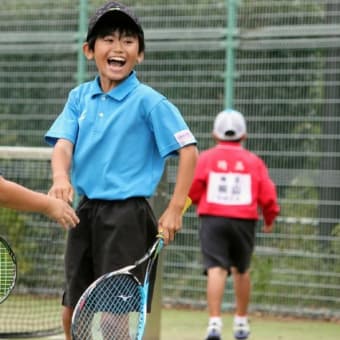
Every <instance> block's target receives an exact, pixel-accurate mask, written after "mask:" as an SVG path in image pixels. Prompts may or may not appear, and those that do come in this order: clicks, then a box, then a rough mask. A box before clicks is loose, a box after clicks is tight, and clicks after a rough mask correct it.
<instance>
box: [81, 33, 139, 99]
mask: <svg viewBox="0 0 340 340" xmlns="http://www.w3.org/2000/svg"><path fill="white" fill-rule="evenodd" d="M83 51H84V54H85V56H86V57H87V59H89V60H90V59H94V61H95V63H96V65H97V69H98V72H99V76H100V83H101V87H102V90H103V91H104V92H108V91H110V90H112V89H113V88H114V87H116V86H117V85H119V84H120V83H121V82H122V81H123V80H124V79H126V78H127V77H128V76H129V75H130V73H131V71H132V70H133V69H134V67H135V66H136V64H138V63H140V62H142V61H143V58H144V52H140V51H139V40H138V37H137V36H135V35H129V34H127V33H125V32H124V31H123V32H121V31H120V30H115V31H113V32H112V33H110V34H107V35H104V36H103V37H100V36H98V37H97V39H96V41H95V44H94V48H93V49H91V48H90V46H89V44H88V43H87V42H86V43H85V44H84V45H83Z"/></svg>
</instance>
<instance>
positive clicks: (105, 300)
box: [72, 203, 190, 340]
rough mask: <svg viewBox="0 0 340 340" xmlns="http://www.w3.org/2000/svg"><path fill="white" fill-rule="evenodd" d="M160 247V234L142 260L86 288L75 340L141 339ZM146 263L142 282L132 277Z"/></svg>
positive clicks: (76, 313) (74, 330)
mask: <svg viewBox="0 0 340 340" xmlns="http://www.w3.org/2000/svg"><path fill="white" fill-rule="evenodd" d="M189 206H190V203H188V204H187V205H186V209H187V208H188V207H189ZM186 209H185V210H186ZM185 210H183V213H184V212H185ZM162 248H163V238H162V235H161V234H159V235H158V236H157V239H156V241H155V243H154V244H153V245H152V246H151V248H150V249H149V250H148V251H147V252H146V254H145V255H144V256H143V257H142V258H141V259H139V260H138V261H136V262H135V263H134V264H133V265H130V266H127V267H124V268H122V269H119V270H116V271H114V272H111V273H108V274H105V275H103V276H101V277H100V278H98V279H97V280H96V281H94V282H93V283H92V284H91V285H90V286H89V287H88V288H87V289H86V291H85V292H84V293H83V294H82V296H81V297H80V299H79V301H78V303H77V305H76V307H75V309H74V312H73V317H72V337H73V339H74V340H99V339H101V340H102V339H104V340H141V339H142V338H143V334H144V330H145V325H146V315H147V304H148V294H149V279H150V274H151V270H152V268H153V265H154V263H155V261H156V259H157V257H158V254H159V253H160V251H161V249H162ZM145 262H147V265H146V270H145V276H144V281H143V283H141V282H140V281H139V280H138V278H137V277H136V276H135V275H134V274H133V270H134V269H136V268H137V267H139V266H141V265H145Z"/></svg>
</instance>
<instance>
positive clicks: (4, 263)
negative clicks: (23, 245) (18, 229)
mask: <svg viewBox="0 0 340 340" xmlns="http://www.w3.org/2000/svg"><path fill="white" fill-rule="evenodd" d="M16 279H17V260H16V256H15V254H14V251H13V250H12V248H11V246H10V245H9V243H8V242H7V241H6V240H5V239H4V238H3V237H1V236H0V303H2V302H4V301H5V300H6V299H7V298H8V296H9V295H10V293H11V292H12V290H13V288H14V286H15V283H16Z"/></svg>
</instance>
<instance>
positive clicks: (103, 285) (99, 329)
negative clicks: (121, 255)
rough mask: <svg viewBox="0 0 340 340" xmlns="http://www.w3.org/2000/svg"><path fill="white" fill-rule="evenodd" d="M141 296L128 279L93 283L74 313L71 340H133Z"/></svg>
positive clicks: (134, 284) (117, 277)
mask: <svg viewBox="0 0 340 340" xmlns="http://www.w3.org/2000/svg"><path fill="white" fill-rule="evenodd" d="M142 295H143V290H142V289H141V288H140V285H139V284H138V282H137V281H136V280H135V279H134V278H133V276H131V275H127V274H120V275H113V276H110V277H106V278H105V279H103V280H102V281H100V282H97V284H96V285H95V287H94V288H93V289H91V290H90V292H89V294H88V295H87V296H86V297H85V298H84V300H83V301H82V303H81V304H80V305H79V306H78V307H79V308H78V307H77V309H76V310H75V320H74V323H73V329H72V331H73V335H74V338H75V339H79V340H96V339H98V340H99V339H100V340H102V339H103V340H104V339H105V340H109V339H110V340H134V339H136V333H137V330H138V323H139V319H140V314H141V312H142V310H141V309H142V298H143V296H142Z"/></svg>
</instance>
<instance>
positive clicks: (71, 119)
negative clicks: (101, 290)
mask: <svg viewBox="0 0 340 340" xmlns="http://www.w3.org/2000/svg"><path fill="white" fill-rule="evenodd" d="M83 51H84V54H85V56H86V57H87V59H89V60H94V61H95V63H96V66H97V69H98V76H97V77H96V78H95V79H94V80H93V81H91V82H88V83H85V84H82V85H80V86H78V87H76V88H75V89H73V90H72V91H71V92H70V94H69V97H68V100H67V103H66V105H65V107H64V110H63V111H62V113H61V114H60V115H59V117H58V118H57V119H56V121H55V122H54V123H53V125H52V126H51V128H50V129H49V130H48V132H47V133H46V136H45V139H46V141H47V142H48V143H49V144H51V145H53V146H54V150H53V155H52V173H53V185H52V187H51V189H50V192H49V194H50V195H52V196H54V197H58V198H62V199H63V200H65V201H69V202H70V201H72V197H73V193H74V189H73V188H75V190H76V191H77V193H78V194H79V195H81V196H83V198H82V200H81V201H80V203H79V206H78V209H77V213H78V216H79V218H80V223H79V225H78V226H77V227H76V228H75V229H73V230H71V231H70V232H69V235H68V241H67V247H66V255H65V271H66V286H65V292H64V296H63V305H64V311H63V325H64V331H65V336H66V339H71V335H70V324H71V317H72V312H73V308H74V307H75V305H76V303H77V301H78V299H79V297H80V295H81V294H82V292H83V291H84V290H85V289H86V288H87V286H88V285H89V284H90V283H91V282H92V281H94V280H95V279H96V278H97V277H99V276H100V275H102V274H104V273H106V272H109V271H112V270H115V269H118V268H121V267H123V266H126V265H129V264H133V263H134V262H135V260H136V259H138V258H140V257H141V256H142V255H144V253H145V252H146V250H147V249H148V248H149V246H150V245H151V244H152V243H153V242H154V239H155V236H156V234H157V233H158V231H161V232H163V234H164V238H165V243H166V244H167V243H168V242H170V241H172V240H173V239H174V236H175V233H176V232H177V231H178V230H180V228H181V224H182V217H181V212H182V209H183V207H184V204H185V200H186V197H187V194H188V191H189V188H190V185H191V181H192V178H193V174H194V168H195V165H196V160H197V148H196V140H195V138H194V136H193V135H192V133H191V132H190V130H189V128H188V126H187V124H186V123H185V121H184V119H183V118H182V116H181V114H180V112H179V111H178V109H177V108H176V107H175V106H174V105H173V104H171V103H170V102H169V101H168V100H167V99H166V98H165V97H164V96H162V95H161V94H160V93H158V92H157V91H155V90H154V89H152V88H150V87H148V86H146V85H144V84H142V83H140V82H139V80H138V78H137V76H136V72H135V71H134V68H135V66H136V65H137V64H139V63H141V62H142V61H143V58H144V34H143V29H142V27H141V25H140V23H139V21H138V19H137V18H136V16H135V15H134V14H133V13H132V12H131V10H130V9H128V8H127V7H125V6H124V5H122V4H120V3H117V2H112V1H111V2H109V3H107V4H105V5H104V6H102V7H101V8H99V9H98V10H97V11H96V13H95V14H94V16H93V17H92V18H91V19H90V22H89V27H88V34H87V38H86V42H85V43H84V45H83ZM173 155H178V156H179V163H178V171H177V181H176V185H175V188H174V192H173V195H172V197H171V199H170V202H169V204H168V207H167V208H166V210H165V211H164V213H163V214H162V216H161V217H160V219H159V220H158V221H156V219H155V217H154V214H153V212H152V210H151V208H150V206H149V204H148V202H147V200H146V199H147V198H149V197H151V196H152V195H153V193H154V192H155V189H156V187H157V185H158V183H159V181H160V178H161V176H162V173H163V170H164V166H165V161H166V158H167V157H169V156H173ZM71 168H72V169H71ZM71 170H72V171H71ZM70 173H71V177H72V178H71V179H70V177H69V174H70ZM71 183H72V184H71ZM137 276H138V273H137ZM150 303H151V301H150Z"/></svg>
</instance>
